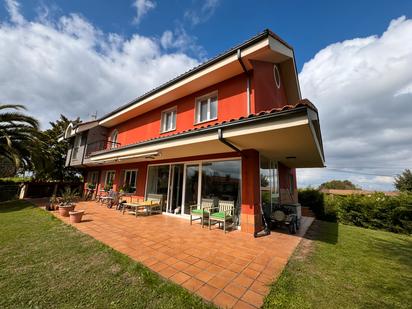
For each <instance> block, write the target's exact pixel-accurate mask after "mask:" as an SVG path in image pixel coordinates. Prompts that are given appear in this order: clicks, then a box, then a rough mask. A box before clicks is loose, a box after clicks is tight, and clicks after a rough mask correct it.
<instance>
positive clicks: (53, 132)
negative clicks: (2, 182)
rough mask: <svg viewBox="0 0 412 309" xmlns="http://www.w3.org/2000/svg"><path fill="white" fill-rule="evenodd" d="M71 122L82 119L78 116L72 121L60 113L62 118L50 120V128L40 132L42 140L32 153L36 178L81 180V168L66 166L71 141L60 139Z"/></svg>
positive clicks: (75, 122) (33, 170) (77, 121)
mask: <svg viewBox="0 0 412 309" xmlns="http://www.w3.org/2000/svg"><path fill="white" fill-rule="evenodd" d="M71 122H73V123H74V124H77V123H79V122H80V120H79V118H77V119H76V120H74V121H70V120H69V119H68V118H67V117H65V116H63V115H60V119H58V120H56V121H54V122H50V126H51V128H50V129H47V130H45V131H42V132H41V133H40V141H39V142H38V143H37V145H36V149H35V150H34V151H33V153H32V162H33V168H32V170H31V171H32V172H33V176H34V179H35V180H59V181H76V180H79V175H80V174H79V170H77V169H75V168H72V167H65V161H66V155H67V151H68V149H69V147H71V145H70V143H69V142H68V141H67V140H63V141H58V140H59V137H61V136H62V134H64V131H65V130H66V128H67V126H68V125H69V124H70V123H71Z"/></svg>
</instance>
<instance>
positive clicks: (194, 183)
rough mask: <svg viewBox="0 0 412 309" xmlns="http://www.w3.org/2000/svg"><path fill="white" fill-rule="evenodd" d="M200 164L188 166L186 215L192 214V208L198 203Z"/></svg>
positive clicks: (186, 174)
mask: <svg viewBox="0 0 412 309" xmlns="http://www.w3.org/2000/svg"><path fill="white" fill-rule="evenodd" d="M199 185H200V183H199V164H187V165H186V169H185V190H184V213H185V214H187V215H188V214H190V206H192V205H196V204H197V203H198V195H199V194H198V193H199Z"/></svg>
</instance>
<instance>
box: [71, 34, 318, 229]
mask: <svg viewBox="0 0 412 309" xmlns="http://www.w3.org/2000/svg"><path fill="white" fill-rule="evenodd" d="M64 137H65V138H67V139H70V140H71V141H72V145H73V147H72V148H71V149H70V150H69V152H68V155H67V159H66V165H67V166H75V167H81V168H82V169H83V170H84V175H85V179H86V186H87V185H88V184H89V183H93V184H95V185H96V186H97V191H98V190H100V189H103V188H105V187H106V188H107V187H111V188H112V189H113V190H116V191H118V190H124V191H127V192H130V193H131V194H133V195H135V196H139V197H142V198H144V197H145V196H147V195H148V194H161V195H162V196H163V200H164V205H163V212H164V214H170V215H176V216H183V217H186V216H188V214H189V206H191V205H196V204H197V205H200V203H201V200H202V199H204V198H214V199H221V200H225V201H226V200H227V201H234V203H235V213H236V225H237V226H238V227H239V228H240V229H241V230H242V231H244V232H247V233H254V232H256V231H259V230H260V229H261V227H262V222H261V207H260V205H268V204H270V205H272V204H291V203H292V204H293V203H298V199H297V191H296V168H303V167H323V166H324V154H323V146H322V138H321V132H320V126H319V117H318V112H317V109H316V108H315V106H314V105H313V104H312V103H311V102H310V101H308V100H307V99H303V100H302V98H301V94H300V89H299V82H298V76H297V72H296V66H295V59H294V53H293V49H292V48H291V47H290V46H289V45H288V44H287V43H285V42H284V41H283V40H282V39H280V38H279V37H278V36H276V35H275V34H274V33H272V32H271V31H269V30H266V31H264V32H262V33H261V34H259V35H257V36H255V37H253V38H251V39H250V40H248V41H246V42H244V43H242V44H240V45H238V46H236V47H234V48H232V49H230V50H229V51H227V52H225V53H223V54H221V55H219V56H218V57H216V58H213V59H211V60H209V61H207V62H205V63H204V64H202V65H200V66H198V67H196V68H194V69H192V70H190V71H188V72H186V73H184V74H182V75H180V76H178V77H177V78H175V79H173V80H171V81H169V82H167V83H166V84H164V85H161V86H160V87H158V88H156V89H154V90H152V91H150V92H148V93H146V94H144V95H143V96H141V97H139V98H137V99H135V100H133V101H131V102H129V103H128V104H126V105H124V106H122V107H120V108H118V109H116V110H114V111H112V112H110V113H108V114H107V115H105V116H103V117H102V118H100V119H98V120H94V121H90V122H85V123H81V124H79V125H69V127H68V128H67V130H66V132H65V136H64Z"/></svg>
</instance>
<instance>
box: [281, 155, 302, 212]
mask: <svg viewBox="0 0 412 309" xmlns="http://www.w3.org/2000/svg"><path fill="white" fill-rule="evenodd" d="M278 168H279V193H280V203H282V204H295V203H298V190H297V182H296V169H295V168H290V167H287V166H286V165H284V164H282V163H280V162H279V164H278ZM291 176H292V177H293V190H290V189H291V188H290V177H291Z"/></svg>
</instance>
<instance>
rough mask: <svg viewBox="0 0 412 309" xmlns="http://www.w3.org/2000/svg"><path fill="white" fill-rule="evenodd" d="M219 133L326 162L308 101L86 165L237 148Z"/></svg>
mask: <svg viewBox="0 0 412 309" xmlns="http://www.w3.org/2000/svg"><path fill="white" fill-rule="evenodd" d="M219 129H220V131H221V136H220V137H221V138H224V139H225V140H226V141H227V142H229V143H231V144H232V145H234V146H235V147H236V148H238V149H239V150H246V149H256V150H257V151H259V152H260V153H261V154H262V155H264V156H266V157H268V158H271V159H274V160H277V161H280V162H282V163H283V164H285V165H287V166H289V167H296V168H300V167H324V166H325V164H324V163H325V162H324V156H323V146H322V140H321V135H320V128H319V121H318V118H317V113H316V112H315V111H313V110H312V109H310V108H308V107H299V108H295V109H292V110H287V111H283V112H277V113H274V114H265V115H261V116H254V117H250V118H244V119H240V120H237V121H232V122H227V123H223V124H218V125H214V126H211V127H207V128H204V129H200V130H194V131H189V132H184V133H180V134H176V135H172V136H168V137H165V138H159V139H154V140H149V141H146V142H141V143H138V144H135V145H128V146H125V147H122V148H118V149H112V150H109V151H102V152H99V153H94V154H92V155H91V156H90V158H89V160H87V162H85V165H88V166H95V165H113V164H124V163H133V162H142V161H154V162H156V161H159V160H172V159H176V160H177V159H179V158H185V157H194V156H205V155H211V154H218V153H230V152H233V148H231V147H229V146H228V145H227V144H224V143H222V141H221V140H220V139H219V133H218V131H219Z"/></svg>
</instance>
